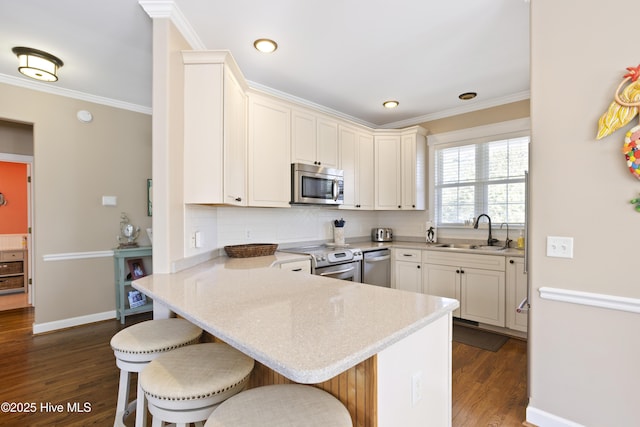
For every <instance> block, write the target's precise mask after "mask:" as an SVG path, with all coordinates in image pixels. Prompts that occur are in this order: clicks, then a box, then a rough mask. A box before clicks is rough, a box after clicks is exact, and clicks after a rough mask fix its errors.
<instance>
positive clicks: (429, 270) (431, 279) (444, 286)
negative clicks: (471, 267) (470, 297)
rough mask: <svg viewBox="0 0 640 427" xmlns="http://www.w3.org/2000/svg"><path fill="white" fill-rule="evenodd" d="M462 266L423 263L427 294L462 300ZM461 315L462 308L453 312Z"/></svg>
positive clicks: (424, 284) (424, 290)
mask: <svg viewBox="0 0 640 427" xmlns="http://www.w3.org/2000/svg"><path fill="white" fill-rule="evenodd" d="M459 276H460V268H458V267H452V266H450V265H439V264H422V289H423V292H424V293H425V294H428V295H436V296H439V297H446V298H453V299H457V300H458V301H460V281H459V279H460V278H459ZM453 316H454V317H460V309H459V308H458V309H457V310H456V311H454V312H453Z"/></svg>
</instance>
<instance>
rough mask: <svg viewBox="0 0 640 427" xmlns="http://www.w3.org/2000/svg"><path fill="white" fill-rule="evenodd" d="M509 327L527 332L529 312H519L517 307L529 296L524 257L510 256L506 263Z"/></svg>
mask: <svg viewBox="0 0 640 427" xmlns="http://www.w3.org/2000/svg"><path fill="white" fill-rule="evenodd" d="M506 268H507V272H506V280H507V283H506V287H507V290H506V301H507V303H506V304H507V307H506V310H507V328H509V329H514V330H516V331H520V332H527V321H528V319H527V313H526V312H523V313H518V312H517V311H516V308H517V307H518V305H520V303H521V302H522V301H523V300H524V299H525V298H527V273H526V272H525V269H524V258H521V257H508V258H507V264H506Z"/></svg>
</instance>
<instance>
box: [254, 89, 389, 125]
mask: <svg viewBox="0 0 640 427" xmlns="http://www.w3.org/2000/svg"><path fill="white" fill-rule="evenodd" d="M247 83H248V84H249V87H250V88H251V89H254V90H257V91H259V92H262V93H266V94H269V95H272V96H275V97H276V98H280V99H282V100H285V101H290V102H293V103H295V104H299V105H301V106H303V107H309V108H312V109H314V110H316V111H321V112H323V113H326V114H330V115H332V116H336V117H340V118H341V119H344V120H348V121H350V122H353V123H356V124H359V125H362V126H366V127H368V128H371V129H377V128H378V127H379V126H378V125H376V124H375V123H370V122H367V121H366V120H362V119H359V118H357V117H353V116H350V115H348V114H345V113H342V112H340V111H337V110H334V109H331V108H329V107H325V106H324V105H320V104H316V103H315V102H312V101H309V100H307V99H304V98H300V97H297V96H295V95H291V94H290V93H287V92H282V91H280V90H277V89H273V88H271V87H269V86H265V85H263V84H260V83H257V82H254V81H251V80H248V81H247Z"/></svg>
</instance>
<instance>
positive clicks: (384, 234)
mask: <svg viewBox="0 0 640 427" xmlns="http://www.w3.org/2000/svg"><path fill="white" fill-rule="evenodd" d="M371 241H372V242H391V241H393V230H392V229H390V228H384V227H379V228H372V229H371Z"/></svg>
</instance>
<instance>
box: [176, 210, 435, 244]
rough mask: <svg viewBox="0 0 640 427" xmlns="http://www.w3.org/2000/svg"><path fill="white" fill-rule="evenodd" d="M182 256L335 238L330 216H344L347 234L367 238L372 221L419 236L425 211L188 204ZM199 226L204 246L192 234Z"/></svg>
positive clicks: (399, 233)
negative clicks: (233, 247)
mask: <svg viewBox="0 0 640 427" xmlns="http://www.w3.org/2000/svg"><path fill="white" fill-rule="evenodd" d="M185 209H186V216H185V218H186V224H185V248H186V249H185V256H192V255H197V254H201V253H204V252H208V251H211V250H213V249H218V248H222V247H223V246H226V245H240V244H247V243H279V244H286V243H297V242H308V241H318V240H320V241H322V240H324V241H333V221H334V220H337V219H340V218H343V219H344V220H345V237H346V239H347V240H349V239H354V238H361V239H368V238H369V237H370V236H371V229H372V228H374V227H391V228H393V233H394V235H395V236H403V237H405V236H406V237H423V236H424V232H425V230H424V223H425V220H426V218H427V212H425V211H415V212H413V211H402V212H395V211H394V212H387V211H357V210H340V209H334V208H328V207H322V206H294V207H291V208H289V209H287V208H244V207H226V206H224V207H209V206H198V205H187V206H186V208H185ZM195 231H200V233H202V236H203V239H204V242H205V244H204V247H203V248H193V247H192V242H191V238H192V235H193V233H194V232H195Z"/></svg>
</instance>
